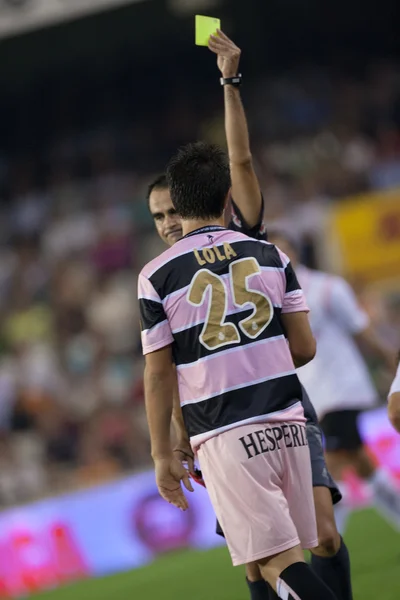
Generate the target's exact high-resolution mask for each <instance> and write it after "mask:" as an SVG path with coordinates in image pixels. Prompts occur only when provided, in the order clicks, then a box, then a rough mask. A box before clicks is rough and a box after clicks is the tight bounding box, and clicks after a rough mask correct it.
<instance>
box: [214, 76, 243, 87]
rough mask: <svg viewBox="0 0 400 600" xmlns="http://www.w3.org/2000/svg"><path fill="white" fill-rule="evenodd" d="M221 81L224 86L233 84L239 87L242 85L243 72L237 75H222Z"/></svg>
mask: <svg viewBox="0 0 400 600" xmlns="http://www.w3.org/2000/svg"><path fill="white" fill-rule="evenodd" d="M219 82H220V84H221V85H222V86H224V85H233V86H234V87H239V86H240V85H242V74H241V73H238V74H237V75H235V77H221V79H220V80H219Z"/></svg>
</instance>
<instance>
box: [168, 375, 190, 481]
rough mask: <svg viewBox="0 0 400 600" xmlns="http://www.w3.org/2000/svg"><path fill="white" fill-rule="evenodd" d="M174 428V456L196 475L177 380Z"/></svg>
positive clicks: (173, 410) (173, 417)
mask: <svg viewBox="0 0 400 600" xmlns="http://www.w3.org/2000/svg"><path fill="white" fill-rule="evenodd" d="M172 427H173V429H174V434H175V444H174V454H175V456H176V458H178V459H179V460H180V461H181V462H182V463H185V462H186V463H187V466H188V470H189V473H191V474H192V475H194V453H193V450H192V446H191V445H190V439H189V435H188V432H187V429H186V425H185V421H184V420H183V414H182V408H181V402H180V399H179V390H178V382H177V380H176V379H175V385H174V395H173V407H172Z"/></svg>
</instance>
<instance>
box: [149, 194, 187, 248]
mask: <svg viewBox="0 0 400 600" xmlns="http://www.w3.org/2000/svg"><path fill="white" fill-rule="evenodd" d="M149 208H150V212H151V216H152V217H153V219H154V224H155V226H156V229H157V233H158V235H159V236H160V238H161V239H162V241H163V242H165V243H166V244H168V246H173V245H174V244H175V242H177V241H178V240H180V239H181V237H182V224H181V220H180V218H179V217H178V215H177V214H176V210H175V208H174V205H173V204H172V200H171V196H170V195H169V190H168V189H154V190H153V191H152V192H151V194H150V198H149Z"/></svg>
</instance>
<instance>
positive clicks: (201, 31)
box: [196, 15, 221, 46]
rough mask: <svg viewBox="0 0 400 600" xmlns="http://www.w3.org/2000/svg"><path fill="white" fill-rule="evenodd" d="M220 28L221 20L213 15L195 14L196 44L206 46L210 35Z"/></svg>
mask: <svg viewBox="0 0 400 600" xmlns="http://www.w3.org/2000/svg"><path fill="white" fill-rule="evenodd" d="M217 29H221V21H220V20H219V19H214V17H203V16H202V15H196V46H208V40H209V39H210V35H213V34H214V33H216V32H217Z"/></svg>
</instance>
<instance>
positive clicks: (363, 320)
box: [328, 277, 369, 335]
mask: <svg viewBox="0 0 400 600" xmlns="http://www.w3.org/2000/svg"><path fill="white" fill-rule="evenodd" d="M328 309H329V312H330V314H331V315H333V316H334V318H335V319H336V321H337V322H338V323H339V324H340V325H341V326H342V327H343V328H344V329H345V330H346V331H347V332H349V333H350V334H351V335H357V334H358V333H361V332H362V331H364V329H366V328H367V327H368V326H369V317H368V315H367V313H366V312H365V311H364V310H363V309H362V308H361V306H360V305H359V303H358V300H357V298H356V295H355V293H354V292H353V290H352V289H351V287H350V285H349V284H348V283H347V282H346V281H345V280H344V279H341V278H340V277H336V278H334V279H333V280H332V284H331V289H330V293H328Z"/></svg>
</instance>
